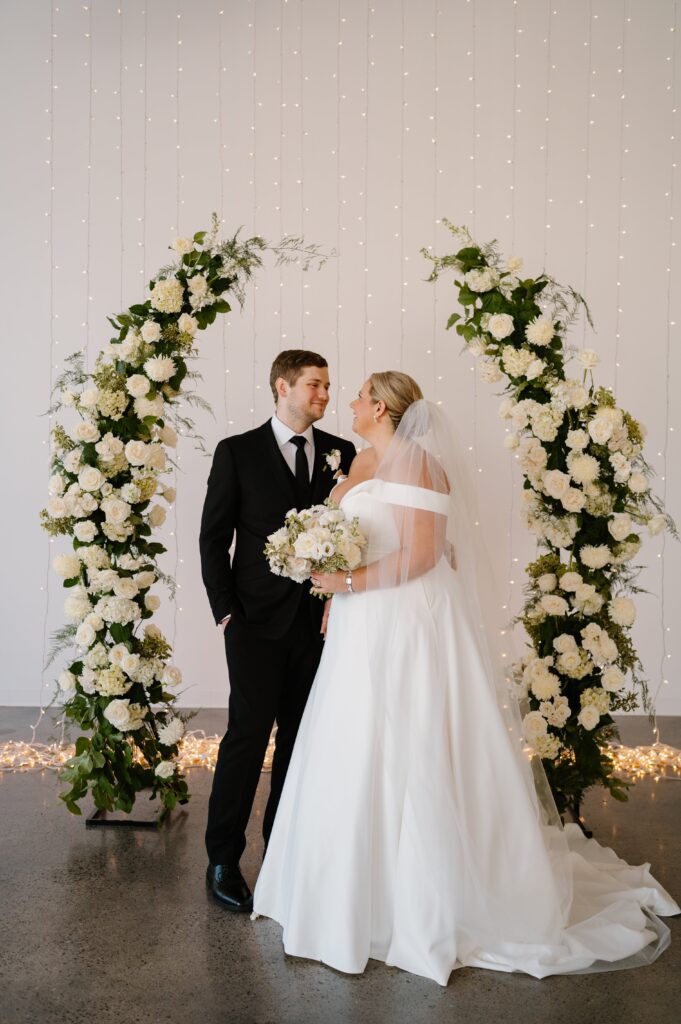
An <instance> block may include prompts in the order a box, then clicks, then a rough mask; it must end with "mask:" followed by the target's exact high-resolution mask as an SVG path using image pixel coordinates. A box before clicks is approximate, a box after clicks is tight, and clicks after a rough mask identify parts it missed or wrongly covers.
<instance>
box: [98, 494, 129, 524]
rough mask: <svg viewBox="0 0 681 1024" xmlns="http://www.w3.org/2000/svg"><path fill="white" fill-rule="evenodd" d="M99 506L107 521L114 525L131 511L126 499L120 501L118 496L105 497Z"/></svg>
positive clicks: (123, 519) (124, 518)
mask: <svg viewBox="0 0 681 1024" xmlns="http://www.w3.org/2000/svg"><path fill="white" fill-rule="evenodd" d="M100 507H101V509H102V512H103V513H104V515H105V516H106V521H107V523H113V524H114V525H115V526H120V525H121V523H124V522H125V521H126V519H127V518H128V516H129V515H130V511H131V509H130V506H129V505H128V503H127V501H121V499H120V498H114V497H110V498H105V499H104V501H103V502H102V504H101V506H100Z"/></svg>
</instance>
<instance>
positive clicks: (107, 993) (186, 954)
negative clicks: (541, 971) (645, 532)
mask: <svg viewBox="0 0 681 1024" xmlns="http://www.w3.org/2000/svg"><path fill="white" fill-rule="evenodd" d="M225 717H226V715H225V712H221V711H210V712H202V713H201V714H200V715H199V716H198V717H197V718H196V719H195V720H194V722H193V723H192V725H193V726H194V727H196V728H204V729H205V730H206V732H208V733H213V732H221V731H222V729H223V727H224V724H225ZM33 719H34V713H33V712H31V711H30V710H29V709H18V708H5V709H0V742H4V741H6V740H10V739H27V738H28V736H29V730H28V729H27V725H28V723H29V722H31V721H33ZM661 726H662V739H663V741H664V742H667V743H670V744H673V745H675V746H678V747H681V719H662V720H661ZM41 732H42V736H41V737H39V738H43V737H44V736H45V735H46V734H47V732H49V729H43V730H41ZM622 738H623V740H624V741H625V742H627V743H631V744H634V743H649V742H651V738H650V731H649V728H648V726H647V723H646V720H645V719H627V720H625V721H624V724H623V729H622ZM210 783H211V775H210V773H208V772H207V771H205V770H203V769H197V770H193V771H192V772H191V774H190V787H191V791H192V794H193V795H192V799H191V801H190V803H189V805H188V807H187V809H186V810H181V811H179V812H174V813H173V815H172V817H171V820H170V823H169V824H168V825H167V826H166V827H164V828H163V829H162V830H161V831H159V832H156V831H153V830H152V831H131V830H127V829H106V828H103V829H87V830H86V828H85V825H84V821H83V819H80V818H75V817H72V816H71V815H69V814H68V812H66V810H65V809H64V807H63V805H61V804H60V802H59V801H58V800H57V792H58V788H59V785H58V782H57V779H56V777H55V775H54V774H53V773H51V772H42V773H17V774H4V775H0V893H1V903H0V928H1V929H2V935H3V937H2V939H1V940H0V1022H2V1024H29V1022H30V1024H43V1022H49V1024H81V1022H87V1024H110V1022H116V1024H124V1022H125V1024H128V1022H130V1024H176V1022H177V1024H194V1022H196V1024H223V1022H224V1024H326V1022H334V1024H365V1022H366V1024H378V1022H390V1024H403V1022H409V1024H420V1022H422V1021H423V1022H428V1024H440V1022H445V1021H446V1022H448V1024H449V1022H457V1024H469V1022H471V1024H473V1022H475V1024H478V1022H485V1024H497V1022H515V1021H518V1022H523V1024H548V1022H550V1024H591V1022H594V1024H596V1022H598V1024H610V1022H615V1021H616V1022H618V1024H672V1022H673V1024H678V1021H679V1020H680V1019H681V918H675V919H671V920H669V919H668V923H669V925H670V927H671V930H672V945H671V948H670V949H669V950H667V952H666V953H665V954H663V956H662V957H661V958H660V960H658V961H657V962H656V963H655V964H653V965H652V966H651V967H647V968H644V969H642V970H638V971H621V972H616V973H607V974H592V975H585V976H575V977H563V978H549V979H546V980H544V981H536V980H535V979H533V978H529V977H525V976H522V975H505V974H496V973H493V972H490V971H480V970H471V969H467V970H460V971H456V972H454V974H453V975H452V977H451V979H450V982H449V986H448V987H447V988H441V987H440V986H438V985H436V984H435V983H434V982H430V981H427V980H425V979H423V978H418V977H414V976H412V975H409V974H405V973H403V972H401V971H399V970H397V969H395V968H389V967H386V966H385V965H383V964H380V963H376V962H374V961H371V962H370V964H369V967H368V968H367V970H366V972H365V973H364V974H363V975H361V976H352V977H348V976H346V975H343V974H339V973H337V972H335V971H333V970H331V969H329V968H327V967H324V966H322V965H320V964H317V963H310V962H307V961H301V960H296V959H293V958H290V957H287V956H286V955H285V954H284V952H283V950H282V946H281V939H280V929H279V927H278V926H277V925H276V924H274V923H273V922H271V921H267V920H262V919H261V920H258V921H257V922H255V923H253V922H251V921H250V920H249V918H248V916H234V915H230V914H228V913H226V912H225V911H223V910H222V909H221V908H220V907H219V906H218V905H217V904H214V903H213V902H211V901H210V900H209V899H208V898H207V896H206V892H205V888H204V870H205V855H204V849H203V828H204V822H205V815H206V803H207V798H208V792H209V788H210ZM268 784H269V780H268V776H267V775H263V776H262V780H261V785H260V788H259V790H258V797H257V802H256V806H255V809H254V815H253V818H252V820H251V826H250V830H249V845H248V849H247V851H246V854H245V856H244V859H243V861H242V867H243V869H244V874H245V875H246V878H247V879H248V881H249V882H250V883H251V884H253V883H254V882H255V879H256V877H257V873H258V868H259V864H260V858H261V843H260V839H259V827H260V821H261V814H262V811H263V808H264V801H265V799H266V794H267V788H268ZM584 810H585V814H586V816H587V818H588V821H589V824H590V825H591V826H592V828H593V829H594V833H595V836H596V838H597V839H599V840H600V841H601V842H603V843H605V844H608V845H612V846H614V847H615V849H616V850H617V852H618V853H619V854H621V855H622V856H623V857H625V858H626V859H627V860H628V861H630V862H631V863H639V862H641V861H644V860H650V861H651V862H652V865H653V870H654V873H655V875H656V876H657V878H658V879H659V880H660V881H661V882H662V883H663V884H664V885H665V886H666V887H667V888H668V889H669V890H670V891H671V893H672V894H673V895H675V896H676V898H677V900H678V899H679V897H680V896H681V851H680V848H679V832H680V825H681V780H679V781H661V782H659V783H658V784H655V783H653V782H650V781H645V782H642V783H640V784H639V785H638V786H637V787H636V789H635V791H634V792H633V794H632V797H631V800H630V801H629V803H628V804H618V803H616V802H615V801H613V800H609V799H608V798H604V796H603V794H602V793H600V792H593V793H592V794H590V796H589V797H588V799H587V801H586V804H585V808H584ZM339 828H342V823H339Z"/></svg>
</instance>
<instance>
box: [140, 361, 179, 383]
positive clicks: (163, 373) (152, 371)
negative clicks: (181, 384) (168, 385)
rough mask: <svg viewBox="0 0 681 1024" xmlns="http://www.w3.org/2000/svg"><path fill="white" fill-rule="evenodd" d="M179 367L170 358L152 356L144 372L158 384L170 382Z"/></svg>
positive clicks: (146, 363) (145, 365)
mask: <svg viewBox="0 0 681 1024" xmlns="http://www.w3.org/2000/svg"><path fill="white" fill-rule="evenodd" d="M176 370H177V367H176V365H175V361H174V360H173V359H171V358H170V356H152V358H151V359H147V361H146V362H145V364H144V372H145V373H146V374H147V376H148V377H151V379H152V380H154V381H156V382H157V383H162V382H163V381H166V380H170V378H171V377H172V376H173V374H174V373H175V371H176Z"/></svg>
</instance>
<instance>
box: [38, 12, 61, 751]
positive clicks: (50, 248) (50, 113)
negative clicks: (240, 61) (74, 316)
mask: <svg viewBox="0 0 681 1024" xmlns="http://www.w3.org/2000/svg"><path fill="white" fill-rule="evenodd" d="M59 13H60V11H59V8H58V7H54V6H53V5H50V21H49V30H50V45H49V56H48V57H47V58H46V62H47V64H48V67H49V73H48V81H49V90H50V94H49V101H48V105H47V107H46V108H45V113H46V115H47V124H48V135H47V139H46V141H47V142H48V147H47V153H48V156H47V160H46V163H47V166H48V168H49V171H48V200H47V210H45V218H46V220H47V232H46V233H47V238H46V239H45V245H46V246H47V255H48V259H49V270H48V275H49V280H48V289H47V291H48V313H47V315H48V331H47V334H48V338H49V380H48V385H49V390H48V395H49V400H48V403H47V404H48V405H51V402H52V391H53V387H54V371H55V370H56V369H57V366H56V365H55V359H56V355H55V349H56V346H57V345H58V344H59V342H58V341H57V340H56V338H55V331H54V321H55V313H54V284H55V280H54V270H55V266H54V192H55V181H54V103H55V93H56V92H57V85H56V83H55V81H54V40H55V39H56V38H57V34H56V32H55V28H56V25H55V15H57V14H59ZM43 445H44V446H45V448H46V449H47V470H48V474H49V470H50V462H51V458H52V416H51V415H49V416H48V419H47V440H44V441H43ZM51 547H52V538H51V537H46V538H45V551H46V558H45V582H44V584H43V585H41V587H40V589H41V591H42V592H43V593H44V594H45V606H44V612H43V645H42V655H41V660H40V693H39V698H38V704H39V713H38V717H37V719H36V721H35V722H33V723H32V724H31V742H32V743H35V737H36V731H37V729H38V727H39V725H40V723H41V722H42V720H43V718H44V716H45V688H46V686H47V685H48V681H47V679H46V667H45V666H46V662H47V627H48V624H49V618H50V569H51V561H52V553H51ZM62 738H63V736H62Z"/></svg>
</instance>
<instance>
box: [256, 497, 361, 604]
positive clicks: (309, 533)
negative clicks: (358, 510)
mask: <svg viewBox="0 0 681 1024" xmlns="http://www.w3.org/2000/svg"><path fill="white" fill-rule="evenodd" d="M366 543H367V542H366V538H365V536H364V535H363V533H362V532H361V530H360V528H359V520H358V519H357V518H356V517H355V518H353V519H350V520H348V519H347V518H346V516H345V513H344V512H343V511H342V510H341V509H340V508H338V506H337V505H334V503H333V502H332V501H331V500H330V499H328V498H327V500H326V502H325V503H324V504H323V505H312V506H311V507H310V508H305V509H302V510H301V511H300V512H298V511H296V510H295V509H292V510H291V511H290V512H289V513H288V514H287V516H286V520H285V523H284V525H283V526H282V527H280V529H278V530H276V531H275V532H274V533H272V534H270V535H269V537H268V538H267V544H266V546H265V555H266V556H267V560H268V562H269V565H270V571H271V572H273V573H274V574H275V576H285V577H286V578H288V579H291V580H294V582H296V583H304V582H305V580H308V579H309V578H310V574H311V573H313V572H338V571H339V570H347V569H356V568H357V566H358V565H359V564H360V563H361V560H362V552H363V550H364V548H365V547H366ZM316 596H322V595H316Z"/></svg>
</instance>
